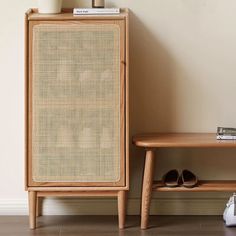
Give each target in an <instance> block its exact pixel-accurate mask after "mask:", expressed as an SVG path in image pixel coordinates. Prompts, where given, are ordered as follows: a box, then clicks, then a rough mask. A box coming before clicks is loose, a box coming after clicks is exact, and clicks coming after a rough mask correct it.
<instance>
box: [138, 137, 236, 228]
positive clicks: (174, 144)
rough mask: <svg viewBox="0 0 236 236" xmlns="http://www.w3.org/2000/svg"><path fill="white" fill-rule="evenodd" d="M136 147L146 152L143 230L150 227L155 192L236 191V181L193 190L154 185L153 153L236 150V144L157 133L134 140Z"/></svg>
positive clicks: (201, 184)
mask: <svg viewBox="0 0 236 236" xmlns="http://www.w3.org/2000/svg"><path fill="white" fill-rule="evenodd" d="M133 143H134V144H135V145H136V146H138V147H143V148H145V150H146V157H145V166H144V175H143V185H142V186H143V187H142V206H141V229H146V228H147V227H148V217H149V209H150V203H151V196H152V191H176V192H185V191H186V192H190V191H191V192H210V191H228V192H231V191H236V181H231V180H230V181H221V180H218V181H208V180H203V181H199V184H198V186H196V187H194V188H184V187H181V186H180V187H176V188H168V187H165V186H163V184H162V182H161V181H154V180H153V176H154V171H155V165H154V159H155V155H154V151H155V149H157V148H235V147H236V140H217V139H216V134H213V133H156V134H140V135H135V136H134V137H133Z"/></svg>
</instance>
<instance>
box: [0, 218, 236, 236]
mask: <svg viewBox="0 0 236 236" xmlns="http://www.w3.org/2000/svg"><path fill="white" fill-rule="evenodd" d="M37 221H38V228H37V229H36V230H29V229H28V217H26V216H0V236H28V235H37V236H95V235H96V236H110V235H111V236H113V235H118V236H139V235H141V236H149V235H150V236H154V235H156V236H162V235H163V236H164V235H173V236H185V235H186V236H201V235H203V236H204V235H205V236H213V235H214V236H221V235H225V236H235V235H236V227H235V228H233V227H231V228H228V227H225V226H224V222H223V221H222V217H218V216H151V217H150V228H149V229H148V230H140V228H139V217H138V216H129V217H127V228H126V229H125V230H118V226H117V217H116V216H41V217H39V218H38V220H37Z"/></svg>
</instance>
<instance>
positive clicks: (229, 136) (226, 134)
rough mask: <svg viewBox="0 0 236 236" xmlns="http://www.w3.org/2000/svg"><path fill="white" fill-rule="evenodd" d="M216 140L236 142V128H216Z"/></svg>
mask: <svg viewBox="0 0 236 236" xmlns="http://www.w3.org/2000/svg"><path fill="white" fill-rule="evenodd" d="M216 138H217V139H224V140H236V128H227V127H217V134H216Z"/></svg>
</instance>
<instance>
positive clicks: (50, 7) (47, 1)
mask: <svg viewBox="0 0 236 236" xmlns="http://www.w3.org/2000/svg"><path fill="white" fill-rule="evenodd" d="M61 5H62V0H38V9H39V13H42V14H56V13H60V12H61Z"/></svg>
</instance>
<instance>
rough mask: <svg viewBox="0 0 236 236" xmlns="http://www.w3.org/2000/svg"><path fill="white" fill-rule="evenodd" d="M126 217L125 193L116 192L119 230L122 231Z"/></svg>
mask: <svg viewBox="0 0 236 236" xmlns="http://www.w3.org/2000/svg"><path fill="white" fill-rule="evenodd" d="M125 216H126V191H119V192H118V217H119V228H120V229H124V227H125Z"/></svg>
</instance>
